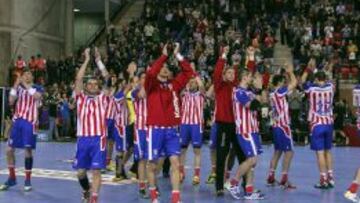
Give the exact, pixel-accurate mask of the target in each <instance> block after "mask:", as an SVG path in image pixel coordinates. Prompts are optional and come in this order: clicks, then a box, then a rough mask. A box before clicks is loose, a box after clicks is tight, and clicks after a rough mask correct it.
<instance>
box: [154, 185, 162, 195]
mask: <svg viewBox="0 0 360 203" xmlns="http://www.w3.org/2000/svg"><path fill="white" fill-rule="evenodd" d="M155 187H156V195H157V196H158V197H160V195H161V193H160V190H159V187H158V186H155Z"/></svg>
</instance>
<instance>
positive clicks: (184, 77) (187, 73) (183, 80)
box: [172, 43, 195, 92]
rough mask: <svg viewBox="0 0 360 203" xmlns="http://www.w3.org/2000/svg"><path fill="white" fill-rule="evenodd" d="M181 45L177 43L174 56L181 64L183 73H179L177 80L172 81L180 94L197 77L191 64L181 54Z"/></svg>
mask: <svg viewBox="0 0 360 203" xmlns="http://www.w3.org/2000/svg"><path fill="white" fill-rule="evenodd" d="M179 50H180V44H179V43H176V47H175V49H174V55H175V56H176V58H177V60H178V61H179V63H180V68H181V73H179V74H178V75H177V76H176V77H175V79H174V80H173V81H172V85H173V87H174V90H175V91H177V92H180V91H181V90H182V89H184V87H185V86H186V84H187V82H188V81H189V80H190V79H191V77H193V76H194V75H195V72H194V70H193V69H192V68H191V65H190V63H189V62H188V61H187V60H186V59H184V57H183V56H182V55H181V54H180V53H179Z"/></svg>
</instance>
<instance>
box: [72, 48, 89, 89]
mask: <svg viewBox="0 0 360 203" xmlns="http://www.w3.org/2000/svg"><path fill="white" fill-rule="evenodd" d="M84 56H85V60H84V62H83V64H82V65H81V67H80V70H79V71H78V73H77V75H76V79H75V89H74V91H75V94H80V93H81V91H82V90H83V78H84V76H85V71H86V67H87V65H88V64H89V61H90V49H89V48H87V49H85V51H84Z"/></svg>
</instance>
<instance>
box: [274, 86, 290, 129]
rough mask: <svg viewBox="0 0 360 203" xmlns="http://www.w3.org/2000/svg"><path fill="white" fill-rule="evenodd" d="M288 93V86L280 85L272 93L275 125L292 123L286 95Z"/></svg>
mask: <svg viewBox="0 0 360 203" xmlns="http://www.w3.org/2000/svg"><path fill="white" fill-rule="evenodd" d="M288 93H289V90H288V88H287V87H286V86H284V87H280V88H278V89H276V90H275V91H273V92H271V93H270V104H271V107H272V110H271V112H272V114H271V117H272V119H273V127H284V126H288V125H290V116H289V104H288V101H287V99H286V95H287V94H288Z"/></svg>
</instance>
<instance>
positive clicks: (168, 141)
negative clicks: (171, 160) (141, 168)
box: [145, 127, 180, 161]
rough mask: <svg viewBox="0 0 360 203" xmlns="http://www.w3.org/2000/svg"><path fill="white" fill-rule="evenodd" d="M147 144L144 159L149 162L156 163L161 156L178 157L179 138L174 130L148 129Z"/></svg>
mask: <svg viewBox="0 0 360 203" xmlns="http://www.w3.org/2000/svg"><path fill="white" fill-rule="evenodd" d="M147 143H148V150H147V151H146V154H145V157H146V159H147V160H149V161H156V160H158V159H159V158H160V157H162V156H174V155H176V156H179V155H180V137H179V134H178V133H177V130H176V128H155V127H150V128H149V132H148V137H147Z"/></svg>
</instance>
